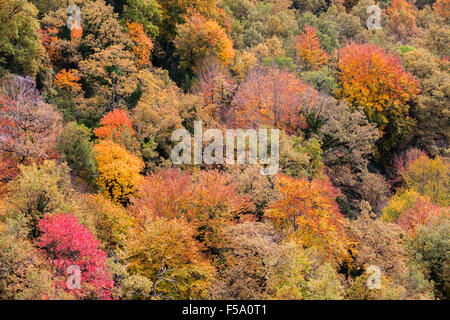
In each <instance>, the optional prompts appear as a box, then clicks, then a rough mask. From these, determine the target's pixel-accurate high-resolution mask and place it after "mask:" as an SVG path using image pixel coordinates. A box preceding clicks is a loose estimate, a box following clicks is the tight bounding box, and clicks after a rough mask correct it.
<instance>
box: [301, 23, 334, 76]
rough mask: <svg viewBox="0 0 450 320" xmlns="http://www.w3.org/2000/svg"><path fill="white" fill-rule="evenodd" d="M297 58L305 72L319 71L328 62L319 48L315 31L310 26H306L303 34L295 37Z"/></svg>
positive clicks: (324, 53)
mask: <svg viewBox="0 0 450 320" xmlns="http://www.w3.org/2000/svg"><path fill="white" fill-rule="evenodd" d="M297 56H298V57H299V59H300V63H301V64H302V66H303V67H304V68H305V69H306V70H311V69H312V70H319V69H320V67H321V66H322V65H323V64H325V63H327V62H328V55H327V53H326V52H325V51H324V50H323V49H322V48H321V44H320V41H319V39H318V37H317V34H316V29H315V28H313V27H311V26H310V25H306V27H305V30H304V31H303V33H301V34H300V35H299V36H298V37H297Z"/></svg>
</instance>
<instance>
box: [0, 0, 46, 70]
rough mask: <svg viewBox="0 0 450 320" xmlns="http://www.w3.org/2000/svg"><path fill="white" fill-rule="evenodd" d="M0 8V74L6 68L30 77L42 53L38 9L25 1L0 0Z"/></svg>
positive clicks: (39, 61)
mask: <svg viewBox="0 0 450 320" xmlns="http://www.w3.org/2000/svg"><path fill="white" fill-rule="evenodd" d="M0 8H1V9H0V30H1V31H0V57H1V58H0V76H2V75H3V73H4V72H5V71H10V72H12V73H18V74H25V75H29V76H33V77H34V76H35V75H36V72H37V71H38V69H39V67H40V66H41V63H42V58H43V53H44V50H43V47H42V45H41V42H40V39H39V34H38V29H39V21H38V19H37V18H36V16H37V13H38V10H37V9H36V7H35V6H34V5H33V4H32V3H30V2H28V1H26V0H1V1H0Z"/></svg>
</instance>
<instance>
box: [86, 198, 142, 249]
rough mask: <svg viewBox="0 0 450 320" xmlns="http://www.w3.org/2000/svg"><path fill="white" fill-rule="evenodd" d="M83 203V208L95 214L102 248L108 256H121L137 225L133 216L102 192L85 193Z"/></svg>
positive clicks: (96, 227) (96, 228)
mask: <svg viewBox="0 0 450 320" xmlns="http://www.w3.org/2000/svg"><path fill="white" fill-rule="evenodd" d="M82 205H83V209H85V210H86V211H88V212H89V214H90V215H92V216H94V223H93V224H94V226H95V230H96V237H97V238H98V240H100V242H101V248H102V249H103V250H105V251H106V252H107V253H108V256H113V257H115V256H116V255H117V256H120V254H121V253H122V252H123V251H124V250H125V246H126V242H127V239H128V238H129V237H130V234H131V231H132V228H133V227H134V226H135V221H134V218H133V216H132V215H131V214H130V213H129V212H127V211H126V210H125V209H124V208H123V207H121V206H119V205H116V204H114V203H113V202H112V201H111V200H108V199H106V198H105V197H103V196H102V195H100V194H86V195H83V197H82Z"/></svg>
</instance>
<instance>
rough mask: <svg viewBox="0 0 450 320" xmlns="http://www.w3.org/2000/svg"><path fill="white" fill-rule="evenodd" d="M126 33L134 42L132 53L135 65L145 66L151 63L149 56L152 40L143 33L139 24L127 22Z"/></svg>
mask: <svg viewBox="0 0 450 320" xmlns="http://www.w3.org/2000/svg"><path fill="white" fill-rule="evenodd" d="M127 26H128V35H129V36H130V38H131V40H133V42H134V46H133V54H134V56H135V57H136V59H137V67H138V69H140V68H145V67H148V66H150V65H151V62H150V56H151V54H152V50H153V42H152V40H150V38H149V37H148V36H147V35H146V34H145V32H144V29H143V27H142V25H141V24H139V23H136V22H127Z"/></svg>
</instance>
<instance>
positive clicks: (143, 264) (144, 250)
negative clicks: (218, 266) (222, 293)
mask: <svg viewBox="0 0 450 320" xmlns="http://www.w3.org/2000/svg"><path fill="white" fill-rule="evenodd" d="M138 221H140V223H139V224H138V227H137V228H136V229H135V230H134V231H133V233H132V234H131V237H130V239H129V241H128V245H127V247H128V251H127V253H128V256H129V267H128V268H129V272H130V273H131V274H132V275H136V274H137V275H141V276H144V277H145V278H147V279H149V280H150V283H151V289H150V290H149V292H148V293H147V294H146V295H137V296H135V297H134V298H135V299H136V298H141V299H142V298H144V299H145V298H147V299H148V298H153V299H202V298H206V297H207V294H208V290H209V286H210V282H211V281H212V279H213V276H214V268H213V267H212V265H211V263H210V261H208V260H207V259H205V258H204V257H203V254H202V252H201V251H202V245H201V244H200V243H199V242H198V241H197V240H195V239H194V236H195V229H194V228H192V226H191V225H190V224H189V223H187V222H186V221H185V220H184V219H183V218H180V219H177V218H175V219H170V218H163V217H153V218H149V219H148V220H145V221H142V220H138Z"/></svg>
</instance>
